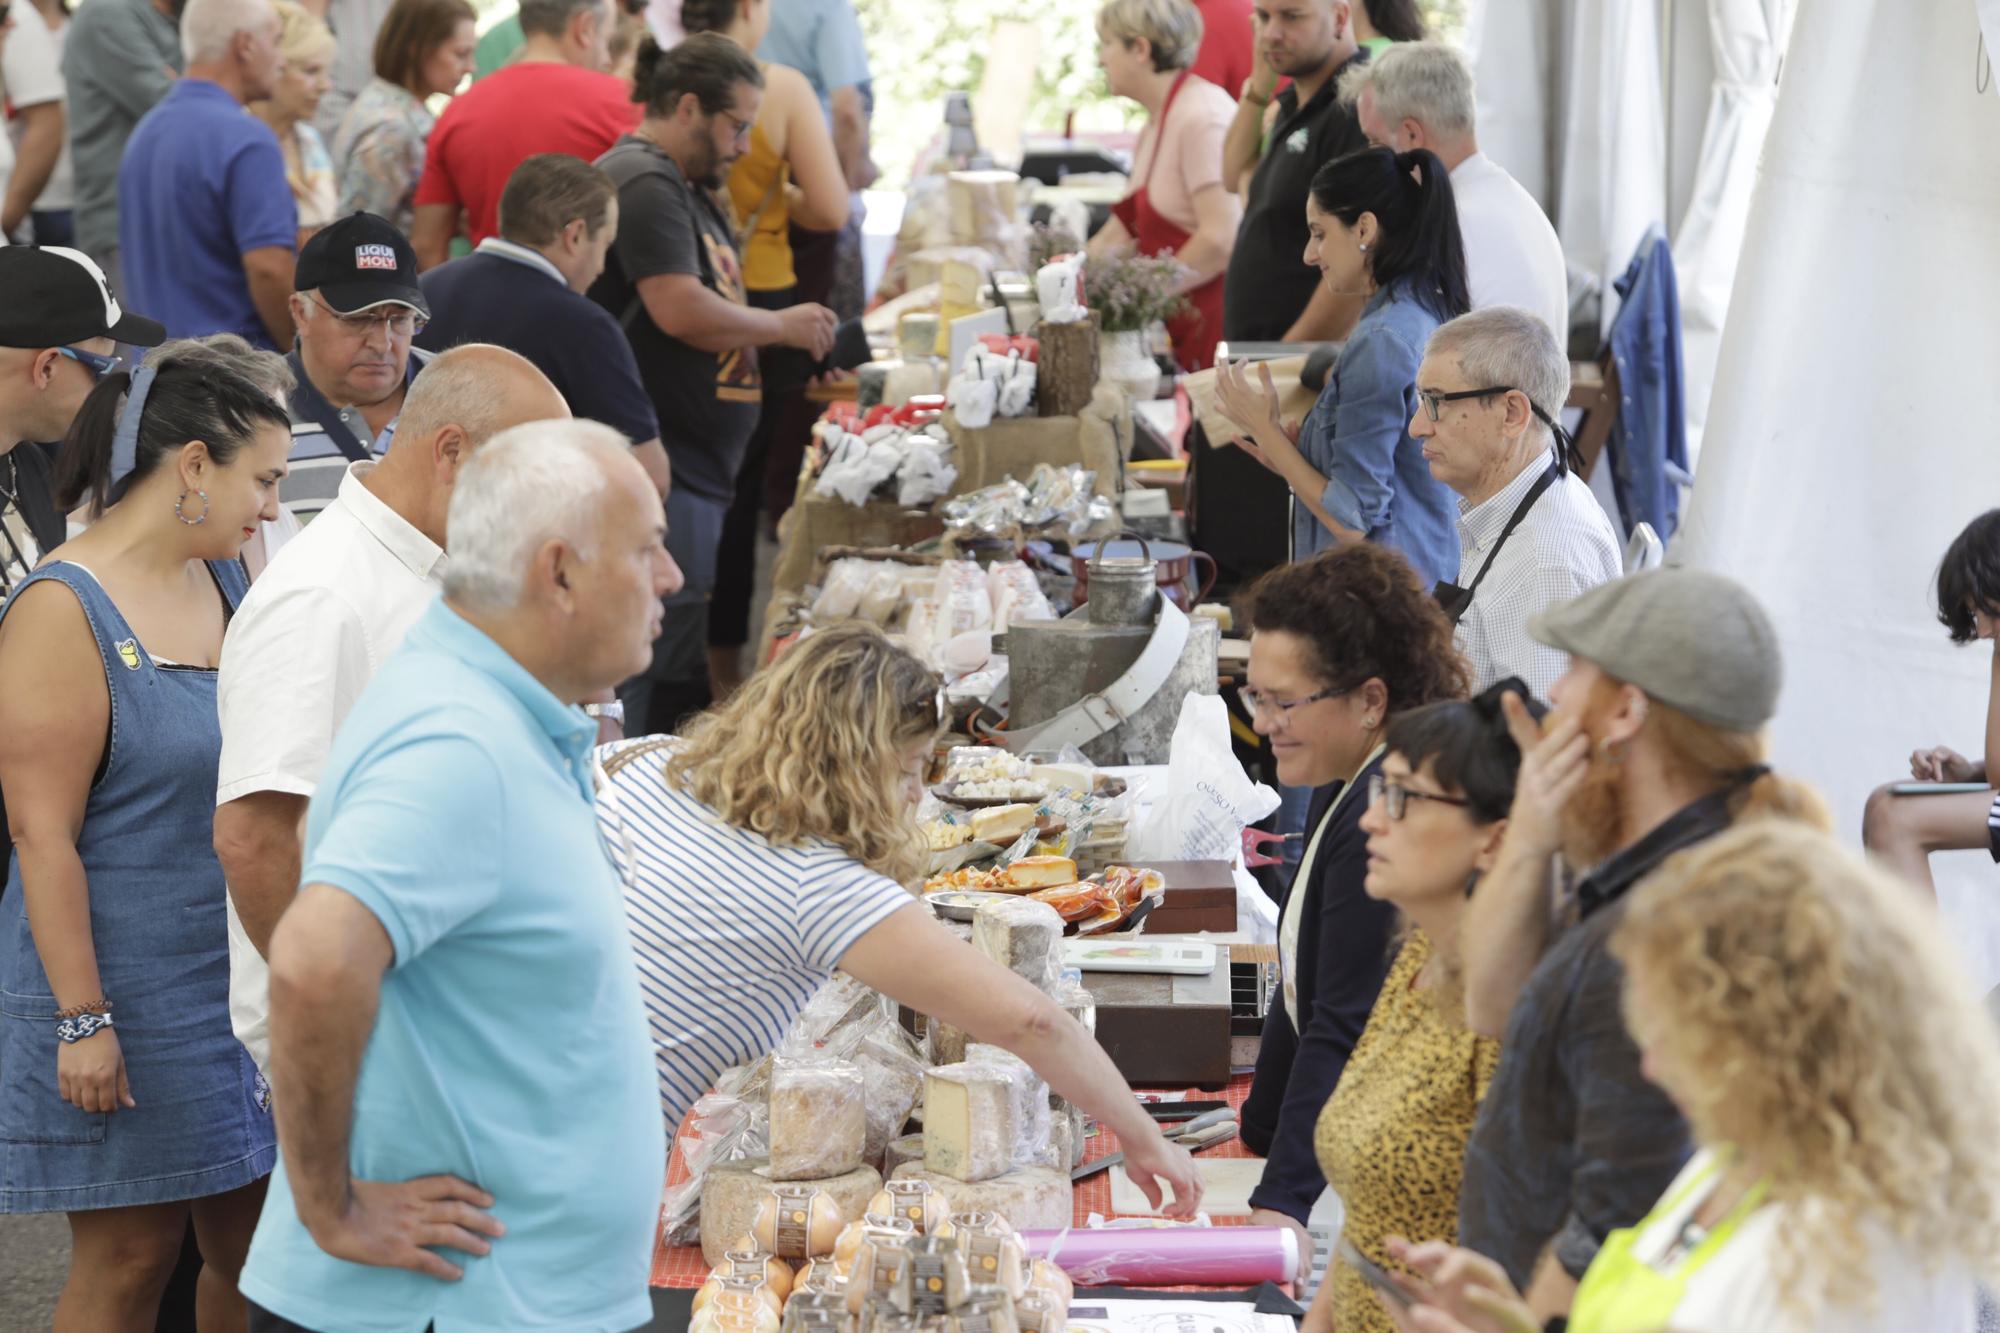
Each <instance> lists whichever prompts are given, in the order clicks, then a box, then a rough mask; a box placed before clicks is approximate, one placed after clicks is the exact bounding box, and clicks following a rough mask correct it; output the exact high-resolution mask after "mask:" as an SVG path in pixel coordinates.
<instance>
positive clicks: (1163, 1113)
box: [1139, 1102, 1229, 1124]
mask: <svg viewBox="0 0 2000 1333" xmlns="http://www.w3.org/2000/svg"><path fill="white" fill-rule="evenodd" d="M1139 1109H1140V1110H1142V1111H1144V1112H1145V1113H1146V1114H1147V1115H1149V1116H1151V1117H1153V1121H1154V1123H1156V1124H1165V1123H1168V1122H1170V1121H1174V1120H1193V1119H1194V1118H1195V1117H1196V1116H1204V1115H1207V1114H1208V1113H1209V1112H1210V1111H1224V1110H1227V1109H1229V1103H1228V1102H1140V1103H1139Z"/></svg>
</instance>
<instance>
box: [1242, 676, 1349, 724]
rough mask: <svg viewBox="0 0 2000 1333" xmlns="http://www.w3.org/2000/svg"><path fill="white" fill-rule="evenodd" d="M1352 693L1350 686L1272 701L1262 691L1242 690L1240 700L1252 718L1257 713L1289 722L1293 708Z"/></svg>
mask: <svg viewBox="0 0 2000 1333" xmlns="http://www.w3.org/2000/svg"><path fill="white" fill-rule="evenodd" d="M1352 693H1354V687H1353V686H1352V685H1350V686H1348V687H1347V688H1346V689H1344V690H1321V691H1320V692H1319V693H1317V694H1308V695H1307V696H1306V697H1305V698H1303V699H1283V700H1280V699H1273V698H1272V697H1271V696H1270V695H1268V694H1266V693H1264V691H1262V690H1244V691H1243V693H1242V698H1243V706H1244V707H1245V708H1247V709H1249V710H1250V715H1251V716H1252V717H1255V716H1257V714H1259V713H1267V714H1270V715H1271V716H1273V717H1275V718H1279V719H1281V720H1283V721H1287V722H1289V721H1291V717H1292V710H1293V709H1294V708H1303V707H1305V706H1306V705H1307V704H1316V703H1318V702H1319V701H1320V700H1321V699H1338V698H1339V697H1340V696H1341V695H1343V694H1352Z"/></svg>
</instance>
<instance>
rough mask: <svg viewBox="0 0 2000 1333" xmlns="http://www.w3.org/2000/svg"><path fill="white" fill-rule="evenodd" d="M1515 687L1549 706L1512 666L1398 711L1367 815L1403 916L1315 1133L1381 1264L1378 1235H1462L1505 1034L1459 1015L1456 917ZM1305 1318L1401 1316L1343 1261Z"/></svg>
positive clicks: (1467, 889)
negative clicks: (1446, 699) (1472, 1161)
mask: <svg viewBox="0 0 2000 1333" xmlns="http://www.w3.org/2000/svg"><path fill="white" fill-rule="evenodd" d="M1508 694H1518V695H1520V696H1521V700H1522V702H1523V703H1524V704H1525V705H1526V706H1527V708H1528V710H1529V712H1530V713H1531V714H1532V715H1533V716H1535V717H1540V716H1541V715H1542V713H1543V712H1545V711H1546V710H1545V709H1543V707H1542V706H1541V705H1540V704H1539V703H1536V702H1535V701H1534V698H1533V697H1532V696H1531V695H1530V694H1529V693H1528V687H1527V686H1526V685H1523V684H1522V683H1521V682H1520V681H1518V680H1513V679H1509V680H1503V681H1501V682H1500V683H1499V684H1497V685H1495V686H1493V687H1492V688H1491V689H1489V690H1487V691H1486V692H1485V693H1483V694H1481V695H1480V696H1479V697H1478V698H1476V699H1472V700H1469V701H1465V702H1460V701H1458V700H1453V701H1451V702H1450V703H1439V704H1431V705H1429V706H1427V707H1424V708H1413V709H1411V710H1410V711H1409V712H1407V713H1399V714H1398V715H1397V716H1396V717H1395V718H1393V719H1391V720H1390V723H1389V730H1388V733H1387V735H1386V736H1385V737H1384V738H1383V744H1384V745H1385V746H1386V747H1387V748H1386V750H1385V752H1384V754H1383V756H1382V769H1381V772H1380V773H1378V774H1377V775H1376V776H1375V778H1374V779H1373V780H1372V782H1371V784H1370V786H1369V790H1368V811H1367V813H1366V814H1364V815H1362V816H1361V832H1362V833H1364V834H1365V835H1367V838H1368V844H1367V849H1366V850H1367V853H1368V877H1367V879H1366V880H1365V881H1364V882H1363V884H1362V887H1363V889H1365V890H1366V892H1367V894H1368V896H1369V897H1370V898H1371V899H1373V900H1375V901H1376V902H1384V903H1388V904H1389V905H1390V906H1392V907H1394V908H1395V909H1396V910H1397V911H1399V912H1401V913H1402V914H1403V918H1404V920H1405V921H1406V922H1407V923H1408V929H1407V930H1405V931H1404V932H1403V940H1402V946H1401V948H1399V949H1398V950H1397V951H1396V958H1395V962H1393V963H1392V964H1390V966H1389V979H1388V980H1387V981H1386V982H1384V983H1383V986H1382V994H1381V996H1380V998H1378V999H1377V1000H1376V1001H1375V1009H1374V1011H1373V1012H1372V1013H1370V1014H1369V1015H1368V1026H1367V1028H1366V1029H1365V1030H1364V1031H1363V1032H1362V1034H1361V1040H1360V1041H1359V1042H1358V1043H1357V1044H1356V1045H1355V1047H1354V1055H1353V1057H1352V1058H1350V1059H1349V1060H1348V1062H1347V1068H1346V1070H1345V1071H1344V1072H1343V1073H1342V1074H1341V1076H1340V1086H1339V1087H1337V1088H1336V1089H1334V1093H1333V1097H1332V1098H1331V1099H1330V1100H1329V1101H1328V1102H1327V1104H1326V1110H1324V1111H1323V1112H1321V1113H1320V1117H1319V1128H1318V1130H1317V1132H1316V1133H1315V1134H1314V1136H1313V1146H1314V1147H1315V1148H1316V1149H1317V1150H1318V1153H1319V1164H1320V1169H1321V1170H1323V1171H1324V1172H1325V1173H1326V1180H1327V1184H1328V1185H1329V1186H1331V1187H1332V1189H1333V1190H1334V1192H1335V1193H1337V1194H1339V1195H1340V1201H1341V1203H1342V1204H1343V1205H1344V1206H1345V1208H1346V1217H1347V1222H1346V1231H1347V1235H1348V1238H1349V1240H1351V1241H1352V1242H1353V1244H1354V1246H1355V1248H1356V1249H1359V1250H1360V1251H1361V1252H1362V1253H1364V1254H1366V1255H1367V1256H1368V1257H1369V1258H1370V1259H1372V1260H1374V1261H1375V1262H1376V1263H1378V1264H1384V1265H1386V1264H1388V1263H1389V1262H1390V1259H1389V1255H1388V1253H1387V1252H1386V1251H1385V1250H1384V1249H1383V1248H1382V1242H1383V1238H1384V1237H1386V1236H1403V1237H1405V1238H1407V1239H1410V1240H1413V1241H1419V1240H1450V1239H1452V1238H1453V1237H1455V1236H1456V1235H1457V1234H1458V1187H1459V1180H1460V1177H1461V1176H1462V1175H1463V1174H1464V1169H1465V1145H1466V1142H1467V1141H1468V1140H1469V1139H1470V1138H1471V1136H1472V1122H1473V1120H1474V1119H1475V1118H1476V1117H1477V1116H1478V1114H1479V1103H1480V1102H1481V1101H1482V1100H1484V1099H1485V1096H1486V1088H1487V1085H1488V1084H1489V1083H1491V1082H1492V1080H1493V1068H1494V1066H1495V1065H1496V1064H1497V1063H1498V1062H1499V1059H1500V1043H1499V1042H1497V1041H1494V1040H1492V1039H1490V1038H1487V1037H1481V1036H1477V1035H1475V1034H1474V1033H1472V1032H1471V1031H1470V1030H1468V1029H1467V1028H1466V1026H1465V997H1464V990H1463V987H1462V985H1461V984H1460V977H1459V957H1458V931H1459V924H1460V922H1461V921H1462V920H1463V919H1464V916H1465V904H1466V900H1467V899H1468V898H1469V897H1471V895H1472V893H1473V891H1474V889H1475V887H1476V886H1477V885H1478V883H1479V878H1480V876H1481V875H1483V874H1484V873H1485V872H1486V870H1487V868H1488V867H1489V866H1491V865H1492V864H1493V858H1494V857H1495V856H1496V855H1497V854H1498V853H1499V850H1500V840H1501V838H1503V837H1504V836H1506V833H1507V811H1508V809H1509V807H1511V806H1512V805H1513V803H1514V777H1515V773H1516V771H1517V770H1518V769H1519V768H1520V766H1521V752H1520V750H1519V749H1518V748H1517V747H1516V746H1515V743H1514V737H1513V736H1512V734H1511V733H1510V732H1509V731H1508V729H1507V719H1506V716H1505V715H1504V714H1503V713H1502V712H1501V711H1500V701H1501V699H1502V698H1503V697H1504V696H1506V695H1508ZM1301 1328H1302V1333H1330V1330H1334V1329H1338V1330H1340V1333H1368V1331H1370V1330H1379V1331H1380V1333H1393V1330H1394V1328H1395V1324H1394V1323H1393V1322H1392V1321H1391V1320H1390V1318H1389V1316H1388V1314H1387V1312H1386V1311H1384V1310H1383V1309H1382V1307H1381V1306H1380V1305H1379V1304H1378V1303H1377V1302H1376V1300H1375V1295H1374V1293H1373V1292H1372V1291H1370V1290H1369V1288H1368V1284H1367V1283H1366V1282H1364V1281H1362V1278H1361V1275H1360V1274H1359V1273H1357V1272H1355V1271H1354V1269H1352V1268H1350V1267H1349V1266H1347V1265H1346V1264H1336V1265H1334V1267H1333V1268H1332V1269H1331V1270H1330V1272H1329V1274H1328V1276H1327V1280H1326V1281H1325V1282H1322V1283H1321V1284H1320V1288H1319V1292H1318V1294H1317V1295H1315V1296H1314V1297H1313V1303H1312V1308H1311V1309H1310V1310H1308V1311H1307V1312H1306V1318H1305V1322H1304V1324H1303V1325H1301Z"/></svg>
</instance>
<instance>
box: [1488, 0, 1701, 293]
mask: <svg viewBox="0 0 2000 1333" xmlns="http://www.w3.org/2000/svg"><path fill="white" fill-rule="evenodd" d="M1660 20H1661V15H1660V8H1659V0H1488V3H1486V4H1485V5H1484V6H1483V7H1482V8H1481V9H1480V12H1479V13H1478V14H1477V15H1476V16H1475V22H1474V24H1473V25H1472V29H1471V32H1470V33H1469V41H1468V46H1470V47H1471V48H1472V50H1473V52H1474V56H1473V60H1474V75H1475V78H1476V79H1477V81H1478V89H1479V94H1478V95H1479V106H1478V115H1479V141H1480V147H1481V148H1482V149H1484V150H1485V151H1486V153H1487V154H1488V155H1489V156H1491V157H1492V158H1493V160H1494V161H1496V162H1498V163H1500V165H1502V166H1503V167H1505V168H1507V170H1508V171H1509V172H1511V173H1512V174H1513V176H1514V178H1515V179H1516V180H1518V181H1520V182H1521V184H1522V185H1523V186H1524V187H1526V188H1527V190H1528V191H1529V193H1531V194H1533V195H1534V196H1535V198H1536V199H1537V200H1539V201H1540V202H1541V205H1542V207H1543V208H1544V209H1545V210H1547V212H1548V214H1549V216H1550V218H1552V219H1553V220H1554V222H1555V226H1556V233H1557V234H1558V235H1559V236H1561V237H1562V243H1563V250H1564V252H1565V253H1566V254H1567V255H1568V256H1569V262H1570V268H1571V270H1572V271H1580V272H1583V273H1587V274H1589V275H1590V276H1591V277H1592V278H1594V279H1595V280H1596V282H1597V283H1598V285H1599V286H1600V288H1602V290H1603V291H1604V294H1605V302H1604V317H1603V322H1604V327H1606V328H1609V327H1610V322H1611V317H1612V315H1613V314H1614V313H1615V312H1616V309H1617V300H1616V297H1615V296H1614V295H1613V294H1612V292H1611V290H1610V288H1611V284H1612V282H1613V281H1615V280H1616V279H1617V277H1618V276H1619V275H1620V274H1621V273H1623V272H1624V271H1625V266H1626V265H1627V264H1628V263H1630V262H1631V259H1632V254H1633V252H1634V251H1635V250H1637V249H1638V247H1639V241H1640V239H1641V238H1642V237H1644V235H1645V234H1646V228H1647V227H1648V226H1649V225H1651V224H1653V223H1657V222H1662V221H1664V219H1665V217H1666V108H1665V104H1664V99H1663V96H1662V93H1661V85H1660V43H1661V31H1660Z"/></svg>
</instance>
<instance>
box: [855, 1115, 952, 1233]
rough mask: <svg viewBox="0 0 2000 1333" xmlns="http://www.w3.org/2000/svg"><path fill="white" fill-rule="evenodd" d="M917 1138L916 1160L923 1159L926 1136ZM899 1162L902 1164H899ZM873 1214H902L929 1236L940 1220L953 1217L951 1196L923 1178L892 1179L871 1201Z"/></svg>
mask: <svg viewBox="0 0 2000 1333" xmlns="http://www.w3.org/2000/svg"><path fill="white" fill-rule="evenodd" d="M911 1137H912V1138H914V1139H916V1140H918V1144H917V1146H918V1149H919V1151H918V1153H917V1155H916V1157H914V1158H912V1159H911V1160H913V1161H919V1162H920V1161H922V1160H923V1153H922V1151H921V1150H922V1147H923V1142H922V1140H923V1136H922V1135H921V1134H913V1135H911ZM899 1165H900V1163H899ZM868 1211H869V1212H871V1213H886V1214H888V1215H889V1216H891V1217H900V1218H902V1219H903V1220H904V1221H906V1222H908V1223H909V1224H910V1225H911V1226H913V1227H915V1228H916V1229H917V1230H918V1231H920V1232H923V1233H924V1234H926V1235H928V1234H930V1233H931V1232H932V1231H935V1230H936V1229H937V1226H938V1223H940V1222H942V1221H944V1220H945V1219H946V1218H948V1217H950V1216H951V1199H950V1198H949V1197H948V1196H947V1195H946V1194H945V1193H944V1192H943V1191H941V1190H934V1189H932V1188H931V1187H930V1186H929V1185H926V1184H925V1183H924V1182H923V1181H921V1180H901V1181H891V1182H890V1183H889V1184H887V1185H884V1186H883V1187H882V1192H881V1193H880V1194H877V1195H876V1196H875V1197H874V1198H873V1199H871V1200H869V1202H868Z"/></svg>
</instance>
